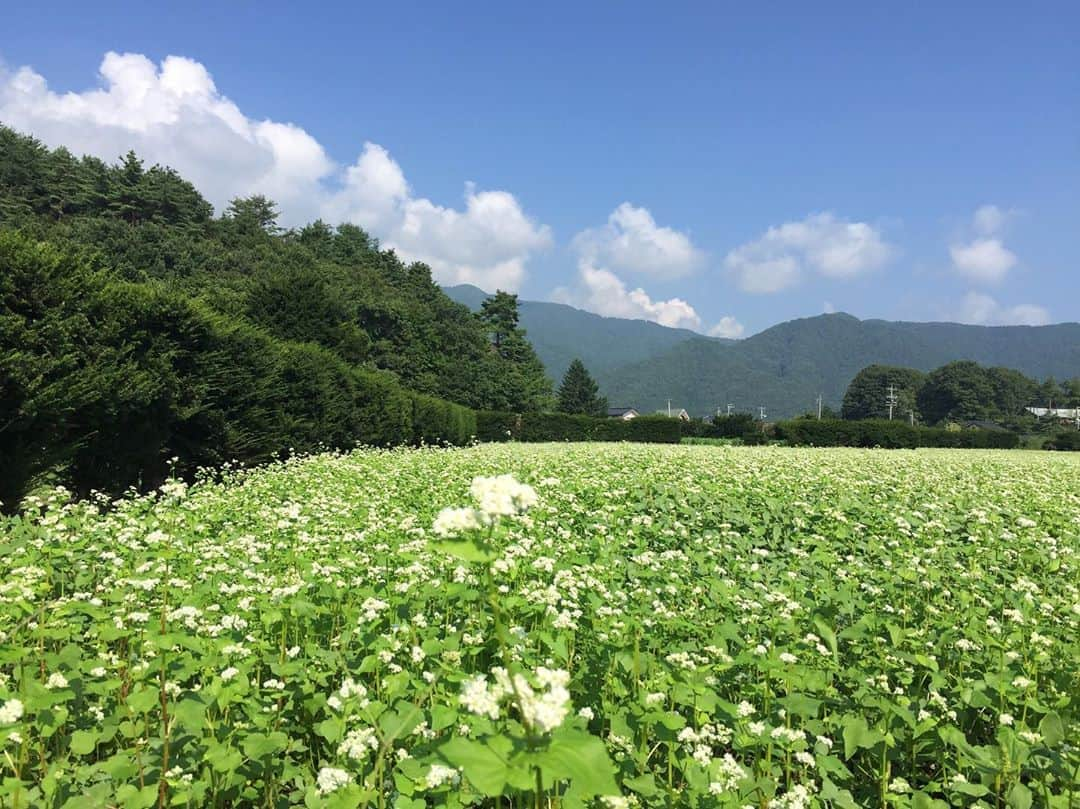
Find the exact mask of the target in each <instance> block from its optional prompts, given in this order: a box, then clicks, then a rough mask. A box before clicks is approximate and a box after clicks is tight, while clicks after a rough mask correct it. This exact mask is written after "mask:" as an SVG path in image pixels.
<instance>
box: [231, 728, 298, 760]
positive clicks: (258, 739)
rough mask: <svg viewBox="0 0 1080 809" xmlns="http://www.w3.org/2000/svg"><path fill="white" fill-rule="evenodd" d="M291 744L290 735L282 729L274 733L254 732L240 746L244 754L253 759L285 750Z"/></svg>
mask: <svg viewBox="0 0 1080 809" xmlns="http://www.w3.org/2000/svg"><path fill="white" fill-rule="evenodd" d="M288 746H289V737H288V736H286V735H285V734H284V733H282V732H280V731H276V732H274V733H252V734H251V735H250V736H248V737H247V738H246V739H244V741H243V742H242V743H241V745H240V747H241V748H242V749H243V751H244V755H245V756H247V757H248V758H252V759H262V758H265V757H266V756H269V755H272V754H274V753H277V752H278V751H279V750H284V749H285V748H286V747H288Z"/></svg>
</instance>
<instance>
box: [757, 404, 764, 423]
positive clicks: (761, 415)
mask: <svg viewBox="0 0 1080 809" xmlns="http://www.w3.org/2000/svg"><path fill="white" fill-rule="evenodd" d="M758 417H759V418H760V419H761V420H762V421H765V405H762V406H761V407H759V408H758Z"/></svg>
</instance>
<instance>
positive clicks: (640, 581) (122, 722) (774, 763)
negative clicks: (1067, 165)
mask: <svg viewBox="0 0 1080 809" xmlns="http://www.w3.org/2000/svg"><path fill="white" fill-rule="evenodd" d="M0 546H2V553H3V558H4V560H5V575H4V577H3V580H2V582H0V752H2V756H0V766H2V768H3V778H2V782H0V805H2V806H4V807H27V806H50V807H60V806H63V807H73V808H74V807H78V808H79V809H82V807H111V806H120V807H150V806H192V807H194V806H215V807H236V806H273V807H285V806H294V805H306V806H309V807H317V806H326V807H354V806H371V807H376V806H377V807H397V808H398V809H419V807H423V806H436V805H438V806H443V805H445V806H491V807H495V806H499V807H511V806H515V807H556V806H559V807H579V806H600V807H603V806H606V807H620V806H648V807H666V806H689V807H760V808H761V809H767V808H768V807H778V808H781V807H790V808H794V807H819V806H821V807H826V806H829V807H845V808H849V807H874V806H886V805H887V806H896V807H949V806H977V807H1005V806H1007V807H1012V809H1026V807H1031V806H1039V807H1061V808H1062V809H1064V808H1065V807H1074V806H1080V749H1078V743H1080V717H1078V713H1077V702H1078V698H1080V637H1078V628H1080V558H1078V551H1080V463H1078V461H1077V459H1076V458H1073V457H1070V456H1069V455H1068V454H1065V453H1062V454H1046V453H1041V454H1034V453H1030V454H1029V453H1023V452H994V451H948V450H945V451H916V452H900V451H897V452H887V451H873V450H868V451H860V450H813V449H808V450H793V449H785V448H768V447H763V448H739V447H704V446H682V447H680V446H647V445H614V444H609V445H588V444H586V445H581V444H579V445H534V446H521V445H484V446H478V447H473V448H469V449H461V450H442V449H424V450H413V451H410V450H400V451H374V450H362V451H357V452H353V453H349V454H328V455H321V456H314V457H308V458H300V459H294V460H291V461H288V462H284V463H279V464H276V465H272V466H269V467H265V468H261V469H258V470H254V471H250V472H241V471H232V472H226V473H225V474H224V475H223V476H219V477H218V478H216V479H215V480H213V481H211V480H206V481H201V482H198V483H196V484H193V485H192V486H190V487H186V486H185V485H184V484H182V483H179V482H171V483H169V484H167V485H166V486H164V487H163V488H162V489H161V490H160V491H158V492H156V493H155V494H154V495H152V496H148V497H132V498H127V499H123V500H121V501H117V502H110V501H98V502H95V501H88V502H83V503H77V504H72V503H70V502H69V498H68V496H67V494H66V493H64V492H62V491H57V492H55V493H52V494H50V495H47V496H44V497H42V498H40V499H38V500H36V501H34V502H33V503H31V509H30V510H29V511H28V512H26V513H25V514H24V515H23V516H22V517H19V518H8V519H6V520H4V521H3V522H0Z"/></svg>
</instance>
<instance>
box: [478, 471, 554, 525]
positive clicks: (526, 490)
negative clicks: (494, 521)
mask: <svg viewBox="0 0 1080 809" xmlns="http://www.w3.org/2000/svg"><path fill="white" fill-rule="evenodd" d="M469 491H470V492H471V494H472V496H473V498H474V499H475V500H476V503H477V505H478V506H479V507H480V511H482V512H484V514H487V515H488V516H489V517H509V516H513V515H514V514H521V513H523V512H525V511H528V510H529V509H530V508H532V507H533V506H535V505H536V504H537V503H538V502H540V500H539V498H538V497H537V496H536V490H535V489H533V487H532V486H529V485H528V484H525V483H518V482H517V481H516V480H515V479H514V477H513V475H499V476H498V477H493V478H486V477H475V478H473V482H472V486H471V487H470V488H469Z"/></svg>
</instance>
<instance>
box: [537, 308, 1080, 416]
mask: <svg viewBox="0 0 1080 809" xmlns="http://www.w3.org/2000/svg"><path fill="white" fill-rule="evenodd" d="M526 305H527V304H526ZM529 328H530V332H529V333H530V335H532V336H533V339H534V340H536V341H537V342H536V344H537V346H538V350H539V346H540V345H542V343H541V342H540V341H541V340H546V339H553V337H552V335H547V334H544V333H543V331H542V328H541V327H539V326H538V325H536V324H530V326H529ZM559 333H560V334H562V335H564V337H563V339H565V340H566V341H567V343H568V345H580V346H588V345H589V340H590V339H591V332H589V331H587V330H584V329H583V330H581V331H577V332H575V330H574V329H573V328H572V327H570V326H568V325H564V326H562V327H561V328H560V332H559ZM580 353H581V358H582V360H583V361H584V362H585V363H586V365H588V367H589V368H590V369H591V371H592V373H593V375H594V376H595V377H596V380H597V382H599V384H600V389H601V391H602V392H603V393H604V395H606V396H607V397H608V399H609V400H610V401H612V402H619V403H620V404H625V405H627V406H634V407H636V408H638V410H640V411H642V412H648V411H651V410H655V409H659V408H661V407H663V406H664V403H665V402H666V400H667V399H671V400H672V401H673V402H678V403H679V405H680V406H681V407H685V408H687V410H688V411H689V412H690V413H691V414H693V415H703V414H706V413H712V412H713V411H715V409H716V408H717V406H720V407H723V406H725V405H726V404H727V403H728V402H731V403H733V404H735V406H736V407H737V408H738V409H739V410H747V411H751V412H753V413H756V412H757V409H758V407H759V406H764V407H765V409H766V412H767V414H768V417H769V418H770V419H784V418H793V417H795V416H798V415H800V414H802V413H805V412H807V411H809V410H811V409H812V408H814V406H815V403H816V402H817V398H818V395H819V394H820V395H823V396H824V404H825V405H826V406H830V407H832V408H834V409H837V410H838V409H840V406H841V401H842V399H843V397H844V392H845V390H847V388H848V385H849V383H850V382H851V381H852V379H854V377H855V376H856V374H858V373H859V371H861V370H862V369H864V368H866V367H867V366H869V365H874V364H883V365H891V366H900V367H907V368H915V369H918V370H920V371H923V372H927V371H930V370H931V369H933V368H938V367H940V366H942V365H945V364H947V363H949V362H952V361H955V360H964V359H969V360H973V361H975V362H978V363H980V364H981V365H984V366H1000V367H1006V368H1014V369H1017V370H1018V371H1020V372H1021V373H1023V374H1025V375H1027V376H1029V377H1033V378H1036V379H1044V378H1046V377H1047V376H1050V375H1053V376H1055V377H1057V378H1059V379H1060V378H1071V377H1075V376H1076V375H1077V369H1078V368H1080V324H1078V323H1063V324H1059V325H1054V326H1038V327H1031V326H999V327H992V328H991V327H986V326H964V325H959V324H954V323H890V322H886V321H882V320H858V319H856V318H854V317H851V316H850V315H844V314H834V315H821V316H819V317H812V318H806V319H802V320H792V321H790V322H787V323H781V324H780V325H778V326H774V327H772V328H770V329H766V330H765V331H763V332H761V333H759V334H755V335H753V336H752V337H748V338H746V339H744V340H737V341H734V342H719V341H716V340H710V339H707V338H704V337H693V338H689V339H686V340H682V341H680V342H678V343H676V344H675V345H674V346H671V347H669V348H666V349H663V350H661V351H658V352H656V353H652V354H649V355H648V356H644V357H641V358H638V359H637V360H635V361H631V362H629V363H627V364H625V365H621V366H614V367H613V366H611V365H605V364H604V363H603V362H602V361H599V359H598V358H594V357H591V356H590V355H589V354H588V353H587V351H586V349H585V348H582V349H581V350H580ZM541 358H543V359H545V361H546V358H545V357H544V354H543V351H541ZM1078 384H1080V383H1078ZM1078 389H1080V388H1078ZM1039 401H1040V404H1044V405H1045V403H1046V398H1045V397H1042V398H1040V400H1039ZM1054 401H1055V402H1057V401H1058V398H1057V397H1056V396H1055V397H1054ZM814 409H816V408H814Z"/></svg>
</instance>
